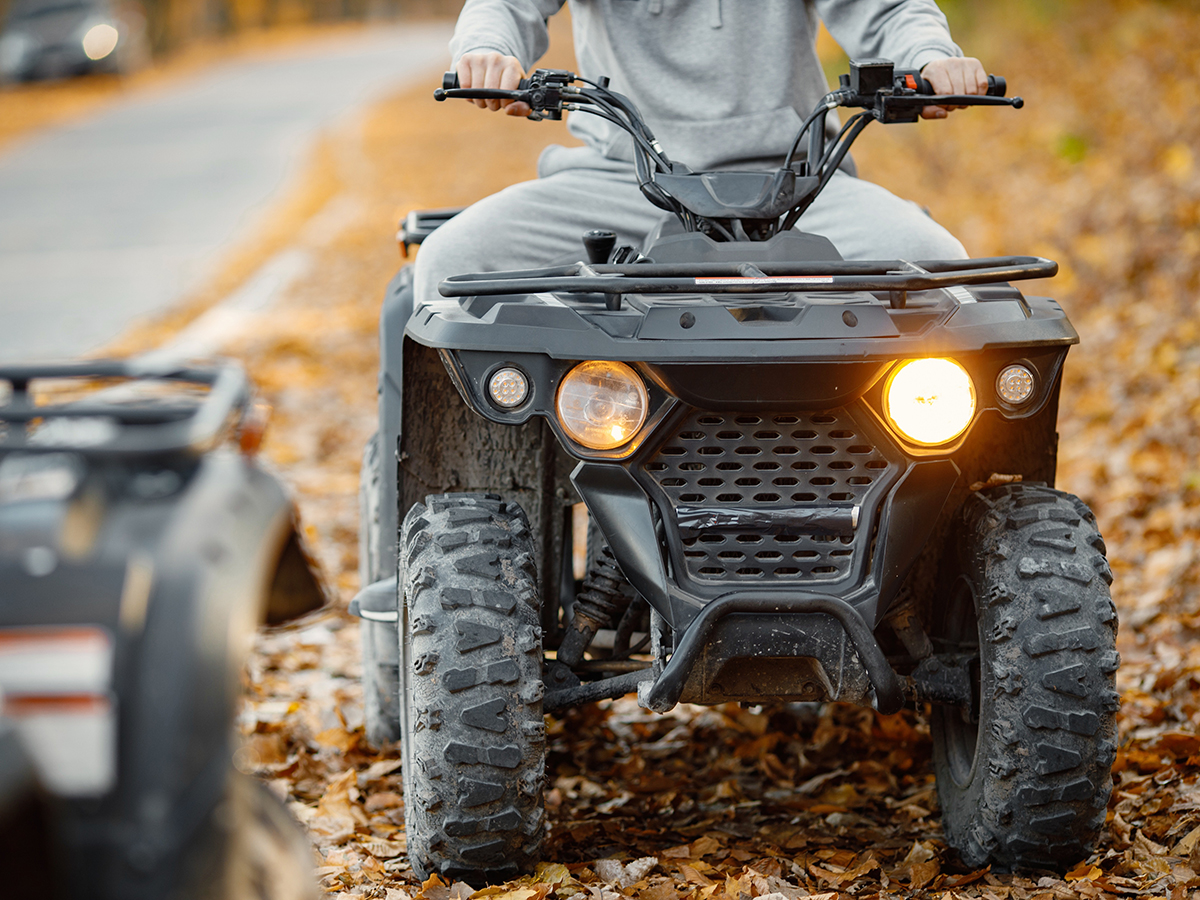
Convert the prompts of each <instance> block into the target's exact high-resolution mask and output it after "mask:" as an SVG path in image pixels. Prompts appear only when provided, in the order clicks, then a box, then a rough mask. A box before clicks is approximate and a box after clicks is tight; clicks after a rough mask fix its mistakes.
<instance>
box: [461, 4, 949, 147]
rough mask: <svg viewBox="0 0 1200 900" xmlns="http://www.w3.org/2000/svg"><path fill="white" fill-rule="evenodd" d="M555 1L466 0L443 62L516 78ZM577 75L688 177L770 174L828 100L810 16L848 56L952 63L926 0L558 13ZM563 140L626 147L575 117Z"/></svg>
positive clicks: (574, 7) (587, 118)
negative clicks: (496, 60) (768, 168)
mask: <svg viewBox="0 0 1200 900" xmlns="http://www.w3.org/2000/svg"><path fill="white" fill-rule="evenodd" d="M562 4H563V0H467V2H466V4H465V5H464V7H463V10H462V13H461V15H460V16H459V19H458V25H457V27H456V28H455V31H454V38H453V39H452V40H451V42H450V52H451V53H452V54H453V58H454V62H455V63H457V62H458V59H459V57H461V56H462V55H463V54H464V53H466V52H468V51H472V50H496V51H499V52H500V53H503V54H504V55H506V56H515V57H516V58H517V59H518V60H520V62H521V65H522V66H523V67H524V68H525V69H526V70H528V69H530V68H531V67H532V66H533V65H534V63H536V62H537V60H538V59H539V58H541V56H542V54H544V53H545V52H546V49H547V47H548V46H549V36H548V34H547V30H546V20H547V19H548V18H549V17H550V16H551V15H553V14H554V13H556V12H557V11H558V10H559V9H560V8H561V7H562ZM570 9H571V20H572V24H573V27H574V35H575V57H576V60H577V61H578V65H579V73H580V74H581V75H584V76H586V77H588V78H592V79H595V78H598V77H600V76H601V75H608V76H610V77H611V78H612V88H613V89H614V90H616V91H620V92H621V93H624V94H626V95H628V96H629V97H630V99H632V100H633V102H634V103H636V104H637V106H638V108H639V109H640V110H641V112H642V115H643V116H645V118H646V121H647V123H648V124H649V125H650V128H651V130H652V131H653V132H654V134H655V136H656V137H657V138H658V139H659V142H660V143H661V144H662V145H663V147H664V149H665V150H666V151H667V154H668V155H669V156H670V157H671V158H672V159H674V160H677V161H680V162H684V163H686V164H688V165H689V166H692V167H693V168H696V169H713V168H719V167H727V166H735V167H741V166H746V165H756V164H764V163H770V162H774V163H775V164H778V162H779V161H780V160H781V159H782V157H783V156H784V155H785V154H786V153H787V149H788V147H790V146H791V143H792V139H793V138H794V137H795V134H796V131H797V130H798V129H799V127H800V124H801V122H802V120H803V118H804V117H805V116H807V115H808V114H809V113H810V112H811V111H812V109H813V107H814V106H815V105H816V103H817V101H819V100H820V99H821V97H823V96H824V95H825V93H826V92H827V91H828V90H829V88H828V85H827V83H826V80H825V74H824V72H823V71H822V69H821V65H820V62H819V60H818V59H817V53H816V47H815V43H816V34H817V21H818V16H819V17H820V19H821V20H822V21H824V23H825V26H826V27H827V28H828V29H829V31H830V33H831V34H832V35H833V37H834V39H835V40H837V42H838V43H839V44H840V45H841V46H842V48H843V49H844V50H845V51H846V52H847V53H848V54H849V55H850V57H852V58H855V57H860V58H861V57H883V58H886V59H891V60H894V61H895V63H896V65H897V66H898V67H901V68H912V69H919V68H921V67H922V66H924V65H925V64H926V63H928V62H930V61H931V60H933V59H936V58H938V57H944V56H962V51H961V50H960V49H959V48H958V47H957V46H956V45H955V43H954V42H953V41H952V40H951V39H950V31H949V29H948V27H947V25H946V18H945V16H943V15H942V12H941V10H939V9H938V7H937V4H936V3H935V2H934V0H724V2H722V0H570ZM569 119H570V121H569V128H570V130H571V132H572V133H573V134H574V135H576V136H577V137H579V138H580V139H581V140H583V141H584V142H585V143H587V144H589V145H591V146H592V147H594V148H595V149H596V150H598V151H600V152H601V153H602V154H604V155H605V156H607V157H609V158H611V159H625V160H627V159H631V158H632V157H631V143H630V141H629V138H628V137H627V136H626V135H625V134H624V132H621V131H620V130H618V129H617V128H616V127H614V126H612V125H610V124H609V123H608V122H605V121H603V120H602V119H598V118H596V117H595V116H591V115H588V114H586V113H577V114H572V115H571V116H570V117H569Z"/></svg>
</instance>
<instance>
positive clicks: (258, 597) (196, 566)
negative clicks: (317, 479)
mask: <svg viewBox="0 0 1200 900" xmlns="http://www.w3.org/2000/svg"><path fill="white" fill-rule="evenodd" d="M253 401H254V398H253V394H252V392H251V390H250V386H249V384H248V382H247V380H246V377H245V375H244V373H243V372H242V371H241V369H239V368H237V367H235V366H232V365H223V366H209V367H191V368H187V367H184V368H175V367H164V366H147V365H142V364H138V363H137V362H133V361H129V362H79V363H66V364H61V365H58V364H47V365H6V366H0V700H2V706H0V838H3V839H2V840H0V846H2V848H3V849H2V850H0V858H3V859H4V861H5V862H9V863H12V865H10V866H9V867H8V868H9V871H12V872H14V873H15V874H16V877H17V883H16V884H15V885H11V888H12V890H13V891H14V892H15V893H12V894H10V893H7V892H5V891H0V893H3V894H4V896H18V895H21V896H46V897H53V898H57V897H63V898H71V900H80V898H89V900H135V898H147V900H149V898H155V900H157V898H165V897H172V898H179V900H201V898H204V900H275V898H279V900H284V898H286V900H301V898H309V897H314V896H315V895H316V885H315V881H314V879H313V877H312V871H311V858H310V851H309V849H308V846H307V842H306V841H305V840H304V837H303V833H302V832H301V831H300V829H299V827H298V826H297V825H296V824H295V823H294V822H293V821H292V820H291V817H290V816H289V815H288V813H287V810H286V809H285V808H284V807H283V805H282V804H281V803H280V802H279V801H278V800H276V799H275V798H274V797H273V796H271V795H270V794H269V793H268V792H267V791H266V790H265V789H264V788H263V787H262V786H261V785H259V784H257V783H255V782H254V781H253V780H252V779H251V778H249V777H248V776H245V775H240V774H238V773H237V772H235V771H234V769H233V765H232V750H233V748H232V746H231V739H232V737H233V728H232V726H233V720H234V715H235V713H236V709H237V707H236V702H237V695H238V693H239V690H240V678H239V676H240V673H241V668H242V664H243V662H244V660H245V655H246V653H247V651H248V650H249V649H250V644H251V641H252V639H253V634H254V627H255V626H256V625H257V623H258V622H259V621H260V619H262V618H266V619H267V620H268V621H271V622H278V621H282V620H284V619H287V618H291V617H294V616H296V615H299V614H301V613H304V612H307V611H309V610H311V609H313V608H315V607H316V606H318V605H320V604H321V603H322V602H324V593H323V591H322V589H321V587H320V584H319V582H317V581H316V580H315V578H314V576H313V573H312V572H311V570H310V568H309V566H308V562H307V558H306V556H305V554H304V551H303V548H302V546H301V544H300V540H299V537H298V535H297V533H296V529H295V524H294V509H293V505H292V501H291V498H290V497H289V495H288V493H287V490H286V489H285V488H284V486H283V484H282V483H281V482H280V481H279V479H278V478H277V477H276V476H275V475H273V474H272V473H271V472H269V471H268V470H266V469H264V468H263V467H262V466H261V465H260V464H259V463H258V462H257V461H256V459H255V458H254V455H253V451H254V450H255V449H256V447H257V444H258V440H259V439H260V438H261V434H262V427H263V426H264V425H265V422H264V420H263V419H262V417H261V415H260V413H259V412H258V410H259V409H260V408H259V407H257V406H256V404H255V403H254V402H253ZM23 879H28V880H31V881H33V882H34V884H30V885H29V886H28V890H27V891H22V890H21V889H20V886H24V885H25V881H24V880H23Z"/></svg>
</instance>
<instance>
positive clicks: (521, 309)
mask: <svg viewBox="0 0 1200 900" xmlns="http://www.w3.org/2000/svg"><path fill="white" fill-rule="evenodd" d="M990 85H991V87H990V88H989V92H988V94H987V95H979V96H937V95H934V94H933V92H932V90H931V88H930V87H929V86H928V84H927V83H925V82H924V81H923V79H921V78H920V75H919V73H916V72H912V71H898V70H896V69H895V67H894V66H893V64H892V63H891V62H888V61H886V60H857V61H853V62H851V64H850V73H849V75H843V76H842V78H841V80H840V85H839V87H838V89H836V90H834V91H832V92H831V93H829V94H828V95H826V97H825V98H824V99H823V100H822V102H821V103H820V104H819V105H818V106H817V108H816V109H815V110H814V112H813V113H812V115H810V116H809V117H808V119H807V121H806V122H805V124H804V127H803V128H802V129H801V131H800V133H799V134H798V135H797V137H796V140H795V143H794V145H793V149H792V153H791V154H789V157H788V159H787V160H786V161H785V163H784V165H783V166H782V167H780V168H778V169H775V170H774V171H768V172H753V173H749V172H692V171H689V170H688V169H686V168H685V167H683V166H680V165H677V164H673V163H672V162H671V160H670V159H669V158H668V157H667V156H666V154H665V152H664V151H663V150H662V148H661V147H660V146H659V145H658V142H657V141H656V140H655V139H654V136H653V134H652V133H651V132H650V129H649V128H648V127H647V126H646V124H645V122H644V121H643V119H642V118H641V116H640V115H639V114H638V112H637V110H636V109H635V108H634V106H633V104H632V103H631V102H630V101H629V100H628V99H627V98H625V97H623V96H622V95H620V94H618V93H616V92H614V91H612V90H610V89H609V88H608V86H607V84H606V83H605V82H604V81H601V82H590V81H586V80H585V79H582V78H578V77H577V76H576V75H574V74H573V73H571V72H564V71H559V70H538V71H535V72H534V73H533V74H532V75H531V76H530V77H529V78H528V79H526V80H525V81H523V82H522V83H521V85H520V87H519V88H518V89H516V90H512V91H498V90H480V89H462V88H460V87H458V86H457V82H456V79H455V77H454V76H453V73H448V74H447V78H446V81H445V82H444V84H443V88H442V89H441V90H439V91H438V92H436V94H435V96H436V97H437V99H446V98H467V99H477V98H482V99H507V100H515V101H516V100H519V101H523V102H525V103H527V104H529V106H530V107H531V109H532V110H533V114H532V116H531V117H532V118H535V119H536V118H551V119H557V118H560V117H561V115H562V112H563V111H564V110H568V111H573V112H579V113H594V114H597V115H602V116H604V117H605V118H607V119H608V120H609V121H614V122H618V123H620V124H621V126H622V127H623V128H624V129H625V130H626V131H627V132H628V133H629V134H630V135H631V136H632V138H633V141H634V146H635V148H636V164H637V172H638V178H639V181H640V186H641V189H642V191H643V193H644V194H645V195H646V197H647V199H648V201H649V202H651V203H653V204H655V205H656V206H658V207H660V208H661V209H662V210H663V211H664V212H665V213H666V214H667V216H666V217H665V218H664V220H663V222H662V224H661V226H660V227H658V228H657V229H656V230H655V231H654V232H653V233H652V234H650V235H649V236H648V237H647V238H646V240H645V243H644V245H643V246H642V247H640V248H633V247H617V246H615V236H614V235H613V234H612V233H604V232H590V233H588V234H587V235H584V236H582V241H583V248H582V249H583V250H584V251H585V252H586V259H583V260H578V261H569V262H567V263H565V264H562V265H553V266H548V267H546V268H540V269H528V270H521V271H510V272H500V273H495V272H493V273H482V274H463V275H457V276H455V277H452V278H449V279H447V280H445V281H444V282H442V284H441V285H440V287H439V290H440V292H441V293H442V294H443V295H444V296H445V297H447V298H451V300H448V301H441V302H437V303H430V304H425V303H418V304H417V305H416V308H415V309H414V308H413V303H414V301H413V295H412V289H411V282H412V278H411V269H407V268H406V269H404V270H402V271H401V272H400V274H399V275H398V276H397V278H396V279H395V280H394V281H393V282H392V284H391V285H390V286H389V289H388V292H387V296H386V300H385V304H384V308H383V312H382V318H381V325H380V346H381V367H380V376H379V433H378V434H377V435H376V436H375V437H374V438H372V439H371V441H370V442H369V443H368V444H367V447H366V450H365V454H364V459H363V469H362V472H363V476H362V490H361V504H362V506H361V508H362V531H361V534H362V563H361V575H362V579H363V584H364V585H365V587H364V588H363V590H362V592H361V593H360V594H359V596H358V597H357V598H356V599H355V600H354V602H353V604H352V609H353V611H354V612H355V613H356V614H357V615H359V616H361V617H362V620H363V621H362V635H363V686H364V691H365V695H366V708H367V723H368V736H369V739H370V740H371V741H373V742H375V743H377V744H385V743H387V742H388V741H394V740H396V739H399V740H400V744H401V753H402V755H403V763H404V767H403V771H404V778H405V790H406V804H405V819H406V825H407V840H408V853H409V858H410V860H411V862H412V865H413V868H414V870H415V871H416V872H417V873H418V874H419V875H421V876H422V877H425V876H427V875H429V874H431V873H440V874H441V875H444V876H453V877H458V878H467V879H484V880H488V881H496V880H500V879H505V878H508V877H511V876H513V875H516V874H518V873H519V872H522V871H526V870H528V869H529V868H530V867H531V866H532V865H533V864H534V863H535V862H536V861H537V859H538V856H539V852H540V848H541V841H542V835H543V830H544V827H543V801H542V789H543V775H544V772H543V770H544V761H545V747H544V744H545V729H544V723H543V715H544V714H546V713H553V712H559V711H561V710H563V709H565V708H567V707H570V706H573V705H576V704H581V703H587V702H591V701H596V700H600V699H604V698H613V697H618V696H621V695H624V694H626V693H629V692H633V691H636V692H637V696H638V701H639V703H640V704H641V705H642V706H643V707H645V708H647V709H649V710H654V711H658V712H666V711H668V710H670V709H671V708H672V707H674V706H675V705H676V704H677V703H681V702H686V703H696V704H718V703H725V702H729V701H740V702H747V703H764V702H776V701H780V702H794V701H804V702H824V701H839V702H846V703H854V704H858V705H861V706H866V707H874V708H875V709H876V710H878V711H879V712H880V713H883V714H890V713H895V712H897V711H899V710H900V709H902V708H903V707H904V706H905V705H906V704H908V705H917V704H922V705H923V704H929V707H930V712H929V723H930V729H931V732H932V736H933V754H934V766H935V770H936V778H937V786H938V792H939V795H940V798H941V809H942V816H943V823H944V828H945V834H946V840H947V842H948V843H949V844H950V845H951V846H952V847H953V848H954V849H956V850H957V851H958V853H959V854H960V855H961V857H962V859H963V861H964V862H965V863H966V864H967V865H969V866H973V867H975V866H983V865H986V864H989V863H990V864H992V865H994V866H996V867H997V868H998V869H1012V868H1023V869H1040V868H1049V869H1056V870H1060V871H1061V870H1062V869H1064V868H1065V867H1067V866H1070V865H1072V864H1074V863H1076V862H1077V861H1079V860H1080V859H1081V858H1083V857H1085V856H1086V855H1087V854H1088V853H1089V852H1090V851H1091V849H1092V847H1093V846H1094V843H1095V840H1096V838H1097V835H1098V833H1099V831H1100V829H1101V828H1102V826H1103V824H1104V819H1105V809H1106V806H1107V801H1108V797H1109V794H1110V792H1111V788H1112V783H1111V776H1110V768H1111V766H1112V763H1113V758H1114V753H1115V735H1116V728H1115V712H1116V710H1117V706H1118V700H1117V694H1116V692H1115V690H1114V672H1115V670H1116V667H1117V664H1118V656H1117V653H1116V650H1115V635H1116V629H1117V616H1116V610H1115V608H1114V606H1113V602H1112V600H1111V598H1110V593H1109V586H1110V584H1111V581H1112V575H1111V571H1110V569H1109V566H1108V563H1107V561H1106V559H1105V547H1104V541H1103V539H1102V538H1101V536H1100V534H1099V532H1098V531H1097V528H1096V520H1095V517H1094V516H1093V514H1092V513H1091V511H1090V510H1089V509H1088V507H1087V506H1086V505H1085V504H1084V503H1083V502H1082V501H1081V500H1079V499H1078V498H1077V497H1074V496H1072V495H1070V494H1066V493H1063V492H1061V491H1058V490H1056V489H1055V488H1054V487H1053V485H1054V475H1055V462H1056V443H1057V434H1056V431H1055V419H1056V416H1057V411H1058V399H1059V390H1060V385H1061V377H1062V367H1063V361H1064V359H1065V356H1066V353H1067V349H1068V348H1069V347H1070V345H1072V344H1074V343H1076V342H1077V341H1078V336H1077V334H1076V332H1075V330H1074V329H1073V328H1072V326H1071V324H1070V323H1069V322H1068V320H1067V317H1066V315H1065V314H1064V312H1063V310H1062V309H1061V308H1060V307H1059V305H1058V304H1057V303H1055V302H1054V301H1053V300H1051V299H1048V298H1045V297H1034V296H1025V295H1024V294H1022V292H1021V291H1020V290H1018V289H1017V288H1016V287H1015V286H1014V282H1018V281H1021V280H1023V279H1032V278H1044V277H1048V276H1052V275H1054V274H1055V272H1056V271H1057V264H1056V263H1054V262H1052V261H1050V260H1047V259H1042V258H1038V257H1009V258H987V259H955V260H915V261H914V260H895V259H890V260H875V261H845V260H843V259H842V258H841V257H840V255H839V254H838V252H837V250H836V249H835V248H834V246H833V245H832V244H831V243H830V242H829V241H828V240H827V239H826V238H824V237H821V236H818V235H812V234H804V233H802V232H799V231H796V230H794V228H793V226H794V225H795V224H796V222H797V221H798V219H799V218H800V215H801V214H802V213H803V212H804V210H805V209H806V208H807V207H808V205H809V204H810V203H811V202H812V200H813V198H814V197H815V196H817V194H818V193H819V192H820V191H821V189H822V188H823V186H824V185H825V184H826V183H827V182H828V180H829V179H830V177H831V176H832V175H833V173H834V172H835V171H836V170H837V168H838V166H839V165H840V164H841V163H842V161H843V159H844V158H845V155H846V153H847V151H848V149H849V147H850V145H851V144H852V143H853V142H854V140H855V139H856V138H857V137H858V135H859V134H860V133H861V132H862V130H863V128H864V127H866V125H867V124H869V123H870V122H871V121H880V122H884V123H895V122H913V121H916V119H917V117H918V115H919V112H920V110H921V109H922V108H923V107H924V106H927V105H952V106H968V105H988V106H1000V105H1007V106H1011V107H1015V108H1020V107H1021V105H1022V101H1021V99H1020V98H1019V97H1018V98H1011V99H1010V98H1006V97H1005V96H1004V94H1005V84H1004V80H1003V79H1001V78H998V77H995V76H993V77H992V78H991V80H990ZM839 107H842V108H849V109H856V110H859V112H857V113H855V114H854V115H852V116H851V117H850V118H849V119H848V121H847V122H846V123H845V125H844V126H843V127H842V129H841V132H840V133H839V134H838V136H837V138H836V139H834V140H832V141H828V140H827V137H826V128H825V125H826V121H825V120H826V116H827V114H828V113H829V112H831V111H832V110H835V109H837V108H839ZM806 136H807V139H808V142H809V143H808V153H807V160H803V161H801V160H799V159H797V157H798V156H799V154H798V148H799V147H800V146H801V145H802V141H804V139H805V137H806ZM455 212H456V211H455V210H437V211H430V212H417V213H412V214H410V215H409V216H408V218H407V219H406V221H405V223H404V227H403V230H402V232H401V239H402V240H403V241H405V243H406V244H407V243H419V242H420V241H421V240H422V239H423V237H424V236H425V235H427V234H428V233H430V231H431V230H432V229H433V228H436V227H438V226H439V225H440V224H442V223H443V222H445V221H446V220H448V219H449V218H450V217H452V216H453V215H454V214H455ZM447 381H449V384H452V385H453V386H454V390H453V391H451V390H448V385H447ZM578 503H582V504H585V505H586V512H587V519H586V521H587V522H588V524H587V526H586V527H587V535H586V544H587V559H588V563H587V567H586V573H585V574H584V575H583V578H582V579H581V580H576V578H575V571H574V569H573V565H572V548H573V546H574V545H575V543H576V541H577V540H578V541H580V542H582V539H583V535H581V534H579V535H577V534H576V530H577V529H582V528H583V525H582V524H580V525H576V521H577V520H576V517H575V516H574V515H573V506H574V505H575V504H578ZM580 521H583V520H582V518H581V519H580Z"/></svg>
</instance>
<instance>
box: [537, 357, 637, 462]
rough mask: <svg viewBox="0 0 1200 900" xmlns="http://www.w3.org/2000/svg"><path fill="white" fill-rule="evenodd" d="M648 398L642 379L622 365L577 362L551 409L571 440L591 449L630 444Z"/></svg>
mask: <svg viewBox="0 0 1200 900" xmlns="http://www.w3.org/2000/svg"><path fill="white" fill-rule="evenodd" d="M648 406H649V397H648V396H647V394H646V386H645V385H644V384H642V379H641V378H639V377H638V375H637V373H636V372H634V371H633V369H631V368H630V367H629V366H627V365H625V363H620V362H609V361H592V362H585V363H580V364H579V365H577V366H576V367H575V368H573V369H572V370H571V371H570V372H568V373H567V375H566V377H565V378H563V381H562V384H561V385H560V386H559V388H558V399H557V401H556V403H555V409H556V411H557V413H558V421H559V424H560V425H562V427H563V431H565V432H566V433H567V435H568V436H569V437H570V438H571V440H573V441H576V442H577V443H580V444H582V445H583V446H585V447H589V448H591V449H592V450H612V449H613V448H615V447H620V446H621V445H622V444H626V443H628V442H629V441H631V440H632V439H633V437H634V435H636V434H637V432H638V429H640V428H641V427H642V425H643V424H644V423H645V421H646V411H647V407H648Z"/></svg>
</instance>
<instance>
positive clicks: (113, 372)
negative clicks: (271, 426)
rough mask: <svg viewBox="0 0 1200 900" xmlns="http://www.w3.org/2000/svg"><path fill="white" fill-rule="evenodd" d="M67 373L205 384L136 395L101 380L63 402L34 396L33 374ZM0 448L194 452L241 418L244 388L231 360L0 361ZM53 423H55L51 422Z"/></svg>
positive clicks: (89, 380) (85, 381)
mask: <svg viewBox="0 0 1200 900" xmlns="http://www.w3.org/2000/svg"><path fill="white" fill-rule="evenodd" d="M64 379H68V380H71V381H75V382H77V383H78V384H79V387H80V389H81V390H86V389H87V388H88V387H89V386H90V385H94V384H95V383H96V382H105V381H108V380H110V379H118V380H121V381H124V382H145V381H147V380H152V381H157V382H163V383H166V384H169V385H179V386H181V387H182V386H185V385H194V386H197V387H201V388H207V389H208V390H207V391H206V392H205V393H203V394H202V395H199V396H182V397H180V398H178V399H175V398H158V397H154V398H149V399H147V398H144V397H137V396H134V397H129V396H122V394H121V393H120V392H116V391H114V389H111V388H108V389H106V388H101V389H97V390H94V391H91V392H89V393H86V394H85V396H84V397H82V398H80V399H76V400H71V401H69V402H59V403H53V402H52V403H45V404H39V403H37V402H36V400H35V397H34V396H33V395H32V393H31V391H30V385H31V383H32V382H35V381H46V380H53V381H60V380H64ZM3 382H8V384H9V385H10V386H11V395H10V396H9V397H8V398H7V401H4V400H3V398H2V396H0V452H4V451H10V450H20V451H23V452H26V453H36V452H57V451H62V450H79V451H84V452H86V453H87V454H88V455H89V456H108V457H127V456H156V455H170V454H194V455H199V454H201V453H204V452H205V451H207V450H209V449H211V448H212V447H213V446H214V445H215V444H216V443H218V442H219V441H220V440H221V438H222V436H223V435H225V434H227V433H229V432H230V431H231V430H232V429H233V428H235V427H237V426H238V425H240V424H242V423H243V421H244V420H245V419H246V416H247V414H248V413H249V412H250V403H251V392H250V387H249V384H248V382H247V380H246V374H245V372H243V371H242V369H241V368H240V367H239V366H236V365H233V364H231V363H227V364H224V365H220V366H206V367H196V368H183V367H178V366H175V367H171V366H148V365H141V364H139V363H138V362H137V361H136V360H108V361H92V362H77V363H62V364H32V365H7V366H0V383H3ZM59 423H61V425H60V424H59Z"/></svg>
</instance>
